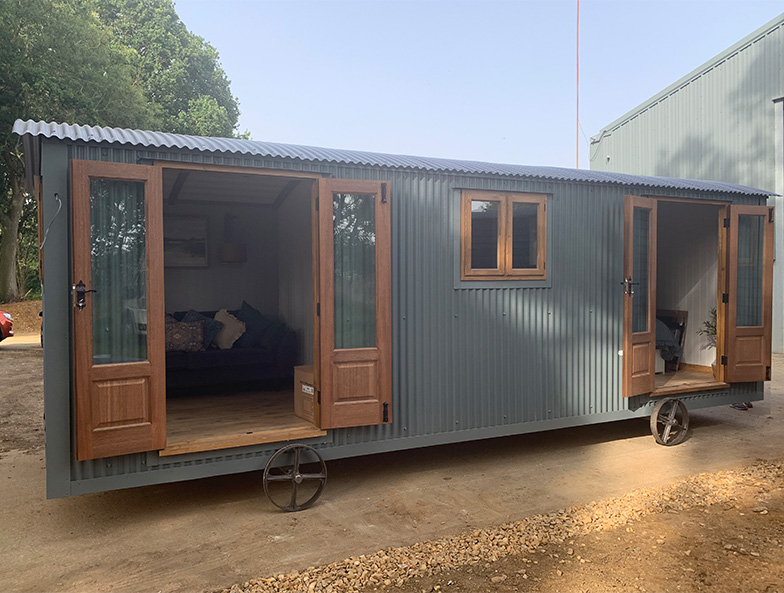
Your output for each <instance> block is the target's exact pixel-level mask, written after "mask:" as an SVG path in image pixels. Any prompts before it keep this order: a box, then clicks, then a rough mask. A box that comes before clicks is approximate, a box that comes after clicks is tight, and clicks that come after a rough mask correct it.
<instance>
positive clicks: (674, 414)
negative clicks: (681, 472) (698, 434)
mask: <svg viewBox="0 0 784 593" xmlns="http://www.w3.org/2000/svg"><path fill="white" fill-rule="evenodd" d="M688 431H689V412H688V411H687V410H686V405H685V404H684V403H683V402H682V401H681V400H679V399H674V398H671V397H670V398H667V399H663V400H661V401H659V402H657V403H656V405H655V406H653V413H652V414H651V432H652V433H653V438H654V439H656V442H657V443H659V444H660V445H664V446H666V447H669V446H672V445H677V444H678V443H681V442H683V439H685V438H686V433H687V432H688Z"/></svg>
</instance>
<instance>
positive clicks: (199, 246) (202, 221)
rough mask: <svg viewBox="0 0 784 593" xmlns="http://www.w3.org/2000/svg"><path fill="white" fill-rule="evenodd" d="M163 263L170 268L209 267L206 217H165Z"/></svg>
mask: <svg viewBox="0 0 784 593" xmlns="http://www.w3.org/2000/svg"><path fill="white" fill-rule="evenodd" d="M163 265H164V266H166V267H169V268H206V267H207V218H206V217H185V216H169V217H164V219H163Z"/></svg>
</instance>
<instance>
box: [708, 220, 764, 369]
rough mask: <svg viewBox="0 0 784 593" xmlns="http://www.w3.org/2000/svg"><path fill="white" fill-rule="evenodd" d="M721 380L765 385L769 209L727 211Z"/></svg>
mask: <svg viewBox="0 0 784 593" xmlns="http://www.w3.org/2000/svg"><path fill="white" fill-rule="evenodd" d="M727 225H729V226H728V228H727V233H728V235H727V251H728V260H727V261H728V264H727V276H728V283H727V298H726V301H727V303H726V309H725V314H724V319H725V320H726V331H725V339H726V341H725V344H724V355H723V356H722V360H721V363H722V365H723V366H724V380H725V381H726V382H728V383H738V382H746V381H765V380H770V350H771V329H772V317H773V314H772V311H773V208H768V207H767V206H730V207H729V217H728V219H727V221H726V223H725V225H724V226H725V227H726V226H727Z"/></svg>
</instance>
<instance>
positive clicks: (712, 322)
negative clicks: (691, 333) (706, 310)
mask: <svg viewBox="0 0 784 593" xmlns="http://www.w3.org/2000/svg"><path fill="white" fill-rule="evenodd" d="M697 333H698V334H699V335H701V336H706V337H707V338H708V345H707V346H706V348H711V347H713V348H715V347H716V308H715V307H714V308H713V309H711V310H710V319H706V320H705V321H703V322H702V328H700V329H698V330H697Z"/></svg>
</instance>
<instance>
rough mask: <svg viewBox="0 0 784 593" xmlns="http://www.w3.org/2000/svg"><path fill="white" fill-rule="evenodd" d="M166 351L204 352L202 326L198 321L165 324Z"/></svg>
mask: <svg viewBox="0 0 784 593" xmlns="http://www.w3.org/2000/svg"><path fill="white" fill-rule="evenodd" d="M166 350H178V351H181V352H199V351H200V350H204V324H203V323H202V322H200V321H175V322H169V323H167V324H166Z"/></svg>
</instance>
